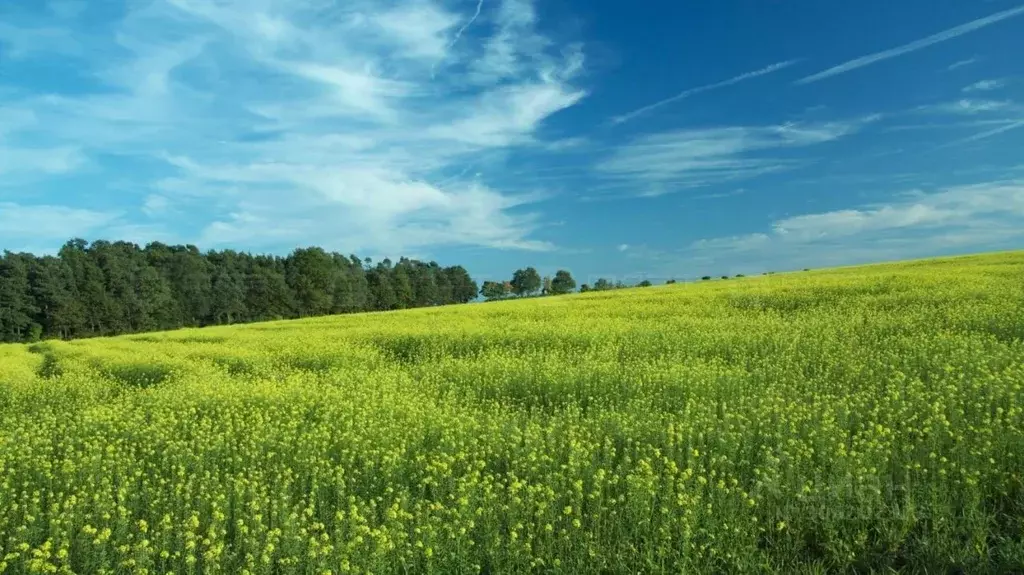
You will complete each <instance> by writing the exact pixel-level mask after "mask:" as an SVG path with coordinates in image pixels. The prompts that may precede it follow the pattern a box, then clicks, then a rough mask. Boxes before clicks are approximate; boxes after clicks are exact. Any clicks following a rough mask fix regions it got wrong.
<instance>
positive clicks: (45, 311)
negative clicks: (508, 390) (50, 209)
mask: <svg viewBox="0 0 1024 575" xmlns="http://www.w3.org/2000/svg"><path fill="white" fill-rule="evenodd" d="M477 292H478V288H477V284H476V282H475V281H474V280H473V279H472V278H471V277H470V275H469V273H468V272H467V271H466V269H465V268H463V267H462V266H450V267H441V266H440V265H438V264H437V263H436V262H429V263H425V262H421V261H417V260H413V259H408V258H404V257H403V258H401V259H400V260H399V261H398V262H397V263H393V262H391V261H390V260H388V259H384V260H382V261H380V262H378V263H376V264H373V263H372V262H371V261H370V259H369V258H366V259H360V258H358V257H357V256H354V255H351V256H344V255H341V254H338V253H329V252H327V251H325V250H323V249H322V248H319V247H311V248H301V249H296V250H294V251H293V252H292V253H291V254H289V255H288V256H287V257H280V256H272V255H252V254H249V253H242V252H237V251H232V250H224V251H208V252H205V253H202V252H200V251H199V249H198V248H196V247H195V246H192V245H184V246H182V245H175V246H171V245H165V244H163V243H160V242H153V243H150V244H147V245H146V246H145V247H144V248H140V247H139V246H138V245H136V244H133V243H129V242H123V241H118V242H108V241H95V242H92V243H91V244H90V243H88V242H86V241H85V240H82V239H73V240H70V241H68V242H67V243H66V244H64V246H63V247H61V249H60V251H59V252H58V253H57V255H56V256H35V255H33V254H29V253H12V252H9V251H5V252H4V253H3V257H2V258H0V341H3V342H29V341H37V340H39V339H48V338H61V339H72V338H80V337H92V336H110V335H119V334H125V333H138V332H144V331H160V330H170V329H177V328H182V327H201V326H209V325H227V324H235V323H246V322H255V321H268V320H277V319H291V318H301V317H310V316H319V315H327V314H339V313H352V312H363V311H385V310H395V309H406V308H415V307H425V306H434V305H445V304H453V303H466V302H469V301H472V300H473V299H475V298H476V297H477Z"/></svg>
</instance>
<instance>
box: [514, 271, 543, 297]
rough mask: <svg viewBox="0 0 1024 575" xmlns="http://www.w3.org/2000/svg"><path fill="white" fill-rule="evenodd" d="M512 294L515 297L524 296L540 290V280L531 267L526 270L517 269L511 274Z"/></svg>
mask: <svg viewBox="0 0 1024 575" xmlns="http://www.w3.org/2000/svg"><path fill="white" fill-rule="evenodd" d="M509 283H511V284H512V293H514V294H516V295H517V296H520V297H521V296H524V295H528V294H532V293H534V292H536V291H537V290H539V289H540V287H541V278H540V274H539V273H537V270H536V269H535V268H533V267H528V268H526V269H518V270H516V271H515V273H514V274H512V281H511V282H509Z"/></svg>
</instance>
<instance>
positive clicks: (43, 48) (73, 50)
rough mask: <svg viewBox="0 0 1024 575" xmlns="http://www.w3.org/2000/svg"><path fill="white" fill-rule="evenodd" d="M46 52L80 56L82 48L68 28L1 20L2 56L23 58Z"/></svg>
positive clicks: (0, 48) (16, 58) (0, 42)
mask: <svg viewBox="0 0 1024 575" xmlns="http://www.w3.org/2000/svg"><path fill="white" fill-rule="evenodd" d="M44 52H50V53H52V52H57V53H61V54H64V55H67V56H79V55H81V54H82V48H81V45H80V44H79V42H78V41H77V40H76V39H75V38H74V37H73V36H72V35H71V34H70V33H69V32H68V31H67V30H63V29H60V28H54V27H27V26H15V25H13V24H9V23H6V22H0V57H6V58H10V59H13V60H21V59H24V58H29V57H33V56H37V55H39V54H40V53H44Z"/></svg>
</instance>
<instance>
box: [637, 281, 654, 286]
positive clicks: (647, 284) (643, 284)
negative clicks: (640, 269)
mask: <svg viewBox="0 0 1024 575" xmlns="http://www.w3.org/2000/svg"><path fill="white" fill-rule="evenodd" d="M636 287H651V282H650V281H649V280H643V281H642V282H640V283H638V284H636Z"/></svg>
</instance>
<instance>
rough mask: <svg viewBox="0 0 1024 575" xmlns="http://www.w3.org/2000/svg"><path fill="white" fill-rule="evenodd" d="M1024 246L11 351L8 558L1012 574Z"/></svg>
mask: <svg viewBox="0 0 1024 575" xmlns="http://www.w3.org/2000/svg"><path fill="white" fill-rule="evenodd" d="M1022 340H1024V253H1019V252H1018V253H1005V254H992V255H985V256H974V257H967V258H948V259H944V260H931V261H920V262H905V263H901V264H888V265H880V266H870V267H864V268H848V269H838V270H823V271H812V272H796V273H792V274H779V275H772V276H758V277H751V278H743V279H732V280H728V281H720V280H719V281H713V282H703V283H699V284H695V285H682V284H679V285H672V286H661V287H652V288H646V289H636V290H622V291H612V292H598V293H588V294H579V295H571V296H566V297H557V298H539V299H531V300H524V301H514V302H502V303H491V304H480V305H466V306H457V307H451V308H433V309H421V310H413V311H406V312H396V313H377V314H361V315H353V316H339V317H328V318H319V319H312V320H304V321H289V322H275V323H264V324H255V325H250V326H241V327H229V328H208V329H201V330H182V331H175V332H169V333H159V334H144V335H134V336H125V337H119V338H110V339H95V340H82V341H73V342H44V343H39V344H33V345H28V346H0V572H2V573H81V574H113V573H146V574H166V573H174V574H178V575H184V574H198V573H209V574H215V573H225V574H237V573H250V574H257V573H261V574H262V573H267V574H269V573H275V574H325V573H333V574H340V573H377V574H389V573H445V574H448V573H452V574H457V573H662V572H664V573H787V574H788V573H801V572H869V571H871V570H875V571H882V570H885V569H889V568H892V569H897V570H905V571H907V572H924V571H925V570H927V572H929V573H940V572H943V573H944V572H948V570H950V569H962V570H964V571H965V572H969V573H985V572H1012V571H1016V572H1021V570H1022V567H1024V489H1022V479H1021V476H1022V474H1024V412H1022V409H1024V341H1022Z"/></svg>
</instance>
